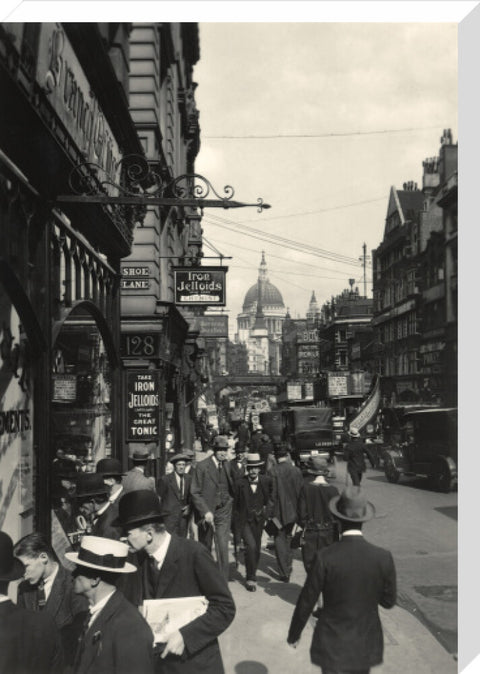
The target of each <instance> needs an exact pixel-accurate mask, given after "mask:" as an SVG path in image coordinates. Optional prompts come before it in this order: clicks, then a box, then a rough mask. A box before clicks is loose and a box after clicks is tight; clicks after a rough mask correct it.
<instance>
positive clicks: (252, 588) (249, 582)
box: [245, 580, 257, 592]
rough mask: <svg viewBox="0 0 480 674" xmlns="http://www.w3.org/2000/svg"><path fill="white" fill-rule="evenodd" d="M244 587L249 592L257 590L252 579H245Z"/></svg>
mask: <svg viewBox="0 0 480 674" xmlns="http://www.w3.org/2000/svg"><path fill="white" fill-rule="evenodd" d="M245 587H246V588H247V590H248V591H249V592H256V591H257V584H256V582H255V581H254V580H247V582H246V584H245Z"/></svg>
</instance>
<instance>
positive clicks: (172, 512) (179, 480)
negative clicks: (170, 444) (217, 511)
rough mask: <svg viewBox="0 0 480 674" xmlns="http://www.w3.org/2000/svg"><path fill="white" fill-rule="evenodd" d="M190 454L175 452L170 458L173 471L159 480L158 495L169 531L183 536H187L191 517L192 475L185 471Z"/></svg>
mask: <svg viewBox="0 0 480 674" xmlns="http://www.w3.org/2000/svg"><path fill="white" fill-rule="evenodd" d="M188 458H189V457H188V456H187V455H186V454H175V455H174V456H172V458H171V459H170V463H171V464H172V465H173V472H172V473H168V475H162V477H161V478H160V479H159V481H158V487H157V489H158V495H159V496H160V501H161V504H162V512H163V515H164V519H163V522H164V524H165V527H166V529H167V531H168V532H169V533H171V534H177V536H181V537H182V538H186V537H187V533H188V520H189V517H190V500H191V499H190V485H191V483H192V477H191V475H187V474H186V473H185V467H186V465H187V460H188Z"/></svg>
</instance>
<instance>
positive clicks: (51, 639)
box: [0, 531, 63, 674]
mask: <svg viewBox="0 0 480 674" xmlns="http://www.w3.org/2000/svg"><path fill="white" fill-rule="evenodd" d="M24 573H25V567H24V565H23V564H22V562H21V561H20V560H19V559H18V558H16V557H15V556H14V554H13V542H12V539H11V538H10V536H9V535H8V534H6V533H5V532H4V531H0V672H2V673H5V674H14V673H15V674H20V673H21V674H60V673H61V672H62V671H63V661H62V647H61V644H60V635H59V633H58V630H57V627H56V625H55V623H54V621H53V619H52V617H51V616H50V615H49V614H48V613H47V612H46V611H30V610H29V609H26V608H23V607H22V606H18V605H15V604H14V603H13V602H12V601H11V599H10V597H9V596H8V586H9V584H10V583H11V582H13V581H17V580H19V579H20V578H22V576H23V575H24Z"/></svg>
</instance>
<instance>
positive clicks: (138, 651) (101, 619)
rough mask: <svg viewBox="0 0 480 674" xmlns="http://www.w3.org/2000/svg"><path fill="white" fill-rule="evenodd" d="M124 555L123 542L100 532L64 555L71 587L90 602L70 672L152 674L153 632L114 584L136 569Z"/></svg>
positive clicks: (86, 537)
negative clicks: (70, 565)
mask: <svg viewBox="0 0 480 674" xmlns="http://www.w3.org/2000/svg"><path fill="white" fill-rule="evenodd" d="M127 555H128V546H127V545H125V543H122V542H120V541H114V540H111V539H109V538H100V537H98V536H84V537H83V538H82V542H81V544H80V549H79V551H78V552H66V553H65V557H66V558H67V559H68V560H69V561H70V562H73V563H74V564H76V568H75V570H74V571H73V578H74V583H73V590H74V592H75V593H76V594H78V595H81V596H84V597H86V599H87V600H88V603H89V611H88V614H87V617H86V619H85V622H84V626H83V631H82V634H81V636H80V639H79V641H78V646H77V649H76V653H75V658H74V665H73V672H74V674H99V673H100V672H101V673H102V674H132V672H135V674H153V633H152V630H151V629H150V627H149V625H148V624H147V622H146V620H145V619H144V618H143V617H142V616H141V614H140V612H139V611H138V610H137V609H136V608H135V607H134V606H132V604H131V603H130V602H129V601H127V600H126V599H125V597H124V596H123V594H122V593H121V592H119V591H118V590H117V589H116V587H115V585H116V581H117V579H118V578H119V577H120V576H121V575H123V574H126V573H135V571H136V568H135V566H133V565H132V564H129V563H128V562H127Z"/></svg>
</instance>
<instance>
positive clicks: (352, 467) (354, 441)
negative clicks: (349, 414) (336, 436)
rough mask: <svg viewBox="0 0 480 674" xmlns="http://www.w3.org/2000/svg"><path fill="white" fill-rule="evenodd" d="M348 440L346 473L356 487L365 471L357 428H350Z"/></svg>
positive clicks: (361, 443) (361, 445) (361, 441)
mask: <svg viewBox="0 0 480 674" xmlns="http://www.w3.org/2000/svg"><path fill="white" fill-rule="evenodd" d="M348 434H349V436H350V440H349V442H348V443H347V471H348V474H349V475H350V477H351V479H352V482H353V484H354V485H355V486H358V485H359V484H360V482H361V481H362V475H363V473H364V472H365V471H366V470H367V466H366V464H365V456H364V444H363V440H362V437H361V435H360V431H359V430H358V428H355V427H351V428H350V430H349V431H348Z"/></svg>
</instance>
